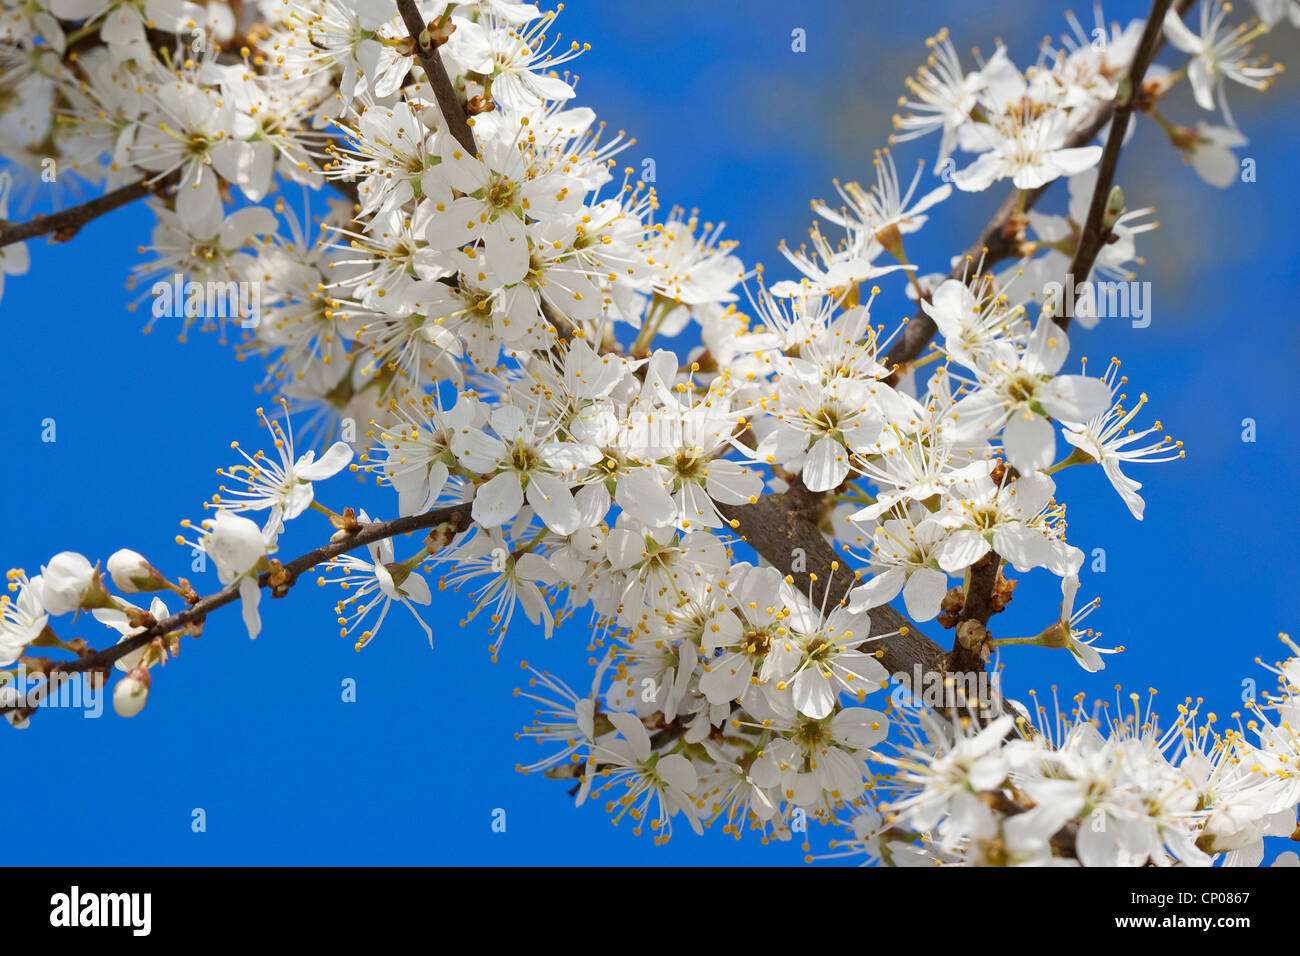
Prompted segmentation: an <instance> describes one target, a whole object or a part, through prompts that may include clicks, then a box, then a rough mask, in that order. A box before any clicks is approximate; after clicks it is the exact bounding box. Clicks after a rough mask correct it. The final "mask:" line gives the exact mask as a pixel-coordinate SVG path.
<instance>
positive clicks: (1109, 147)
mask: <svg viewBox="0 0 1300 956" xmlns="http://www.w3.org/2000/svg"><path fill="white" fill-rule="evenodd" d="M1172 3H1173V0H1155V3H1154V4H1153V5H1152V7H1151V15H1150V16H1149V17H1148V18H1147V24H1146V29H1144V30H1143V31H1142V39H1141V40H1140V41H1139V42H1138V48H1137V51H1136V52H1135V53H1134V54H1133V63H1132V65H1131V66H1130V67H1129V69H1128V72H1127V73H1126V74H1124V76H1123V78H1122V79H1121V80H1120V83H1119V93H1118V94H1117V95H1116V97H1115V111H1114V115H1113V116H1112V118H1111V123H1110V133H1109V134H1108V135H1107V137H1106V145H1105V147H1104V148H1103V150H1102V154H1101V165H1100V166H1099V167H1098V169H1097V185H1096V187H1095V188H1094V189H1093V191H1092V202H1091V203H1089V205H1088V218H1087V220H1086V221H1085V222H1084V225H1083V231H1082V232H1081V233H1080V234H1079V244H1078V245H1077V246H1076V247H1075V249H1074V257H1073V258H1072V259H1071V260H1070V268H1069V269H1068V270H1067V271H1066V273H1065V276H1066V281H1067V282H1073V281H1074V277H1075V276H1078V277H1079V281H1080V282H1082V281H1084V280H1086V279H1087V278H1088V276H1089V274H1090V273H1091V272H1092V267H1093V264H1094V263H1096V261H1097V255H1098V254H1099V253H1100V252H1101V247H1102V246H1103V245H1105V244H1106V239H1107V236H1106V235H1105V234H1104V233H1109V230H1103V229H1102V220H1103V218H1104V217H1105V215H1106V207H1107V206H1108V205H1109V204H1110V191H1111V187H1112V186H1113V185H1114V183H1115V168H1116V167H1117V166H1118V165H1119V154H1120V150H1122V149H1123V148H1124V136H1125V134H1126V133H1127V132H1128V123H1129V118H1130V117H1131V116H1132V115H1133V110H1134V109H1135V108H1136V106H1137V103H1138V100H1139V98H1140V95H1141V91H1142V80H1143V78H1144V77H1145V76H1146V72H1147V67H1149V66H1150V65H1151V61H1152V60H1154V59H1155V56H1156V52H1157V51H1158V50H1159V49H1160V43H1161V40H1162V37H1163V33H1162V32H1161V29H1162V27H1163V25H1164V21H1165V14H1166V13H1167V12H1168V11H1169V8H1170V7H1171V6H1172ZM1071 318H1072V316H1071V315H1070V314H1069V312H1068V311H1067V310H1066V309H1061V310H1059V314H1058V315H1057V316H1056V317H1055V322H1056V324H1057V325H1059V326H1060V327H1061V328H1063V329H1066V328H1069V326H1070V319H1071Z"/></svg>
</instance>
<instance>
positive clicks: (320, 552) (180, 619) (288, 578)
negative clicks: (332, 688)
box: [0, 502, 471, 716]
mask: <svg viewBox="0 0 1300 956" xmlns="http://www.w3.org/2000/svg"><path fill="white" fill-rule="evenodd" d="M470 507H471V503H470V502H464V503H461V504H455V505H448V506H446V507H444V508H436V509H434V510H433V511H428V512H425V513H424V514H418V515H409V516H407V517H403V518H394V519H393V520H392V521H376V522H373V523H371V524H365V525H362V526H361V529H360V530H359V531H356V532H355V533H353V534H350V535H348V536H347V537H344V538H342V539H340V540H338V541H332V542H330V543H329V544H327V545H325V546H324V547H320V548H317V549H316V550H315V551H310V552H308V553H307V554H304V555H302V556H301V557H298V558H295V559H293V560H292V561H290V562H289V563H288V564H286V565H284V570H283V576H277V579H276V580H277V583H276V584H275V587H276V589H277V590H278V591H281V592H282V591H283V590H284V589H287V588H289V587H290V586H292V585H293V583H294V581H296V580H297V578H298V576H299V575H301V574H304V573H306V572H307V571H310V570H311V569H312V568H314V567H315V566H316V565H318V564H321V563H323V562H325V561H328V560H330V559H331V558H336V557H338V556H339V555H340V554H344V553H346V552H348V551H352V550H354V549H356V548H360V547H362V546H364V545H367V544H372V543H374V542H375V541H382V540H383V539H385V538H393V537H396V536H397V535H400V534H406V533H408V532H411V531H422V530H424V529H425V528H436V527H438V526H439V525H443V524H449V525H450V526H451V531H452V532H454V533H459V532H460V531H464V530H466V529H467V528H468V527H469V515H470ZM257 583H258V586H259V587H270V586H271V585H272V582H271V573H270V572H269V571H266V572H263V573H262V574H261V575H260V576H259V577H258V579H257ZM238 599H239V586H238V585H237V584H232V585H230V586H229V587H226V588H223V589H222V590H220V591H218V592H216V593H215V594H211V595H208V596H207V597H205V598H203V599H202V600H200V601H198V602H196V603H195V604H193V605H191V606H190V607H188V608H186V609H185V610H183V611H180V612H179V613H177V614H173V615H172V616H171V617H168V618H164V619H163V620H161V621H159V622H158V623H156V624H154V625H153V626H152V627H150V628H148V629H146V630H144V631H141V632H140V633H139V634H134V635H132V636H131V637H129V638H127V639H126V640H124V641H121V642H119V643H117V644H114V645H113V646H112V647H109V648H105V649H104V650H102V651H97V652H95V653H94V654H87V655H85V656H84V657H80V658H78V659H77V660H75V661H59V662H58V663H56V664H55V665H54V666H53V667H52V668H51V669H50V670H49V672H48V673H47V674H46V677H47V678H48V679H53V678H54V677H56V676H57V675H59V674H76V673H80V672H83V671H93V670H102V669H105V668H108V667H111V666H112V665H113V663H114V662H116V661H117V660H119V659H120V658H122V657H124V656H125V655H127V654H130V653H131V652H132V651H135V650H138V649H139V648H141V647H144V646H145V645H146V644H148V643H149V642H150V641H152V640H153V639H154V638H157V637H162V636H163V635H166V634H170V633H172V632H173V631H178V630H180V629H181V628H183V627H185V626H186V625H189V624H194V623H197V622H201V621H202V620H203V619H204V618H205V617H206V616H207V615H208V614H210V613H211V612H213V611H215V610H216V609H217V608H219V607H224V606H225V605H227V604H231V603H233V602H234V601H237V600H238ZM12 710H17V711H19V712H20V713H21V714H22V715H23V716H27V715H28V714H30V712H31V711H30V709H29V708H25V707H18V706H10V707H8V708H0V713H4V712H6V711H12Z"/></svg>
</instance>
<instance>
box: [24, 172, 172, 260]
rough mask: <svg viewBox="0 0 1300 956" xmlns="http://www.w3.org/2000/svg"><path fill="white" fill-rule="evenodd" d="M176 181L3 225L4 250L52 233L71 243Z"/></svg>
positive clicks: (141, 184) (132, 187) (128, 188)
mask: <svg viewBox="0 0 1300 956" xmlns="http://www.w3.org/2000/svg"><path fill="white" fill-rule="evenodd" d="M175 181H176V175H175V174H171V175H168V176H166V177H164V178H163V179H160V180H155V181H153V182H150V181H149V180H147V179H141V180H138V181H136V182H133V183H128V184H127V185H125V186H119V187H118V188H117V189H114V190H113V191H112V192H107V193H104V195H102V196H97V197H96V198H94V199H91V200H88V201H86V202H83V203H81V204H80V205H77V206H72V207H71V208H69V209H64V210H61V211H59V212H56V213H51V214H50V215H48V216H36V217H35V218H33V219H31V220H29V221H28V222H10V223H0V248H2V247H4V246H8V245H12V244H13V243H15V242H22V241H24V240H25V239H35V238H36V237H37V236H45V235H49V234H50V233H54V239H55V241H56V242H67V241H68V240H69V239H71V238H72V237H73V236H75V235H76V234H77V232H78V231H80V229H81V227H82V226H84V225H86V223H88V222H90V221H92V220H94V219H98V218H99V217H100V216H104V215H107V214H108V213H110V212H112V211H113V210H115V209H120V208H121V207H123V206H125V205H127V204H128V203H133V202H135V201H136V200H137V199H142V198H144V197H145V196H150V195H153V194H155V193H156V192H158V191H159V190H161V189H163V188H165V187H167V186H170V185H171V184H172V183H174V182H175Z"/></svg>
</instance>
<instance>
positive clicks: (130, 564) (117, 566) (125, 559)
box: [108, 548, 167, 594]
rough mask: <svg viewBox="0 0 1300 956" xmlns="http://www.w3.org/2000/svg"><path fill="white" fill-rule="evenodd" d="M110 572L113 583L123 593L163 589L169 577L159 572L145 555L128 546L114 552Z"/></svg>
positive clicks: (110, 562) (109, 565)
mask: <svg viewBox="0 0 1300 956" xmlns="http://www.w3.org/2000/svg"><path fill="white" fill-rule="evenodd" d="M108 573H109V575H111V576H112V578H113V585H114V586H115V587H116V588H117V589H118V590H119V591H121V592H122V593H123V594H135V593H137V592H139V591H161V590H163V589H164V588H166V587H167V579H166V578H164V577H163V576H162V575H161V574H159V573H158V569H157V568H155V567H154V566H153V565H152V564H150V563H149V562H148V561H146V560H145V559H144V555H142V554H140V553H138V552H136V551H131V550H130V549H128V548H123V549H122V550H120V551H115V552H113V556H112V557H111V558H109V559H108Z"/></svg>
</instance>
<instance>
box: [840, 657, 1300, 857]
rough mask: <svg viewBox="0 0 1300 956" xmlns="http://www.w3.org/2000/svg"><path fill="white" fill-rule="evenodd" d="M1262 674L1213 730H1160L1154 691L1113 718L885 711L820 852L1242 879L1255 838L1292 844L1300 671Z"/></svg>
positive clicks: (1102, 709) (1207, 720) (1197, 721)
mask: <svg viewBox="0 0 1300 956" xmlns="http://www.w3.org/2000/svg"><path fill="white" fill-rule="evenodd" d="M1281 637H1282V640H1283V641H1284V642H1286V644H1287V646H1288V647H1289V648H1290V650H1291V651H1292V652H1293V653H1300V649H1297V648H1296V646H1295V644H1294V643H1292V642H1291V640H1290V638H1288V637H1287V636H1286V635H1285V634H1284V635H1281ZM1269 669H1270V670H1272V671H1273V672H1274V673H1276V674H1277V676H1278V689H1277V692H1276V693H1266V694H1265V698H1266V699H1265V700H1264V701H1263V702H1256V701H1253V700H1250V701H1246V703H1245V709H1246V711H1247V712H1248V713H1247V715H1246V718H1247V719H1246V724H1245V725H1244V726H1243V725H1242V723H1241V720H1242V719H1243V715H1242V714H1238V713H1234V714H1232V715H1231V718H1232V720H1233V721H1235V722H1236V724H1237V726H1236V727H1229V728H1227V729H1226V730H1224V731H1222V732H1220V731H1218V730H1217V729H1216V728H1215V724H1216V723H1217V722H1218V721H1217V718H1216V715H1215V714H1213V713H1208V714H1205V715H1204V716H1202V715H1201V714H1200V706H1201V703H1200V701H1193V700H1191V699H1190V698H1188V699H1187V700H1186V701H1184V702H1183V703H1182V704H1180V705H1179V707H1178V717H1177V719H1176V720H1175V721H1174V722H1173V724H1172V726H1170V727H1168V728H1163V727H1162V726H1161V724H1160V721H1159V718H1158V716H1157V715H1156V713H1155V710H1154V692H1152V693H1151V695H1149V696H1148V699H1147V702H1146V706H1145V708H1144V707H1143V705H1142V701H1141V699H1140V697H1139V696H1138V695H1137V694H1131V695H1129V703H1128V706H1127V707H1125V704H1124V701H1122V700H1121V699H1120V698H1119V697H1118V694H1117V697H1116V701H1115V711H1114V712H1113V713H1112V712H1111V709H1110V708H1109V707H1107V706H1098V707H1096V708H1095V709H1092V710H1089V708H1088V707H1087V705H1086V704H1085V703H1084V699H1083V695H1079V696H1078V697H1076V698H1075V699H1074V702H1073V703H1074V706H1073V707H1072V708H1071V709H1070V710H1069V712H1068V713H1063V712H1062V710H1061V706H1060V702H1059V701H1056V700H1055V695H1053V696H1054V700H1053V710H1052V711H1051V712H1049V711H1048V709H1047V708H1046V707H1044V706H1043V705H1041V704H1038V703H1037V702H1035V706H1034V710H1035V711H1036V714H1034V715H1031V714H1030V713H1029V712H1028V711H1027V710H1026V709H1025V708H1024V707H1023V706H1022V705H1020V704H1018V703H1016V702H1014V701H1004V702H1000V707H999V708H998V710H999V711H1000V712H994V713H991V714H990V713H986V714H981V715H974V714H963V715H961V716H959V717H957V716H952V717H948V718H944V717H940V716H938V715H936V714H935V713H933V712H931V711H927V710H922V709H918V708H911V707H908V708H900V710H899V713H898V720H897V726H898V727H899V729H900V731H901V732H900V734H899V735H898V737H897V738H896V739H895V740H893V741H891V742H890V743H889V744H887V745H886V746H883V747H880V748H877V749H876V750H875V751H874V752H873V753H871V754H870V755H869V759H872V760H873V761H875V762H876V763H877V764H878V765H880V766H881V767H882V768H883V769H882V772H880V773H878V774H877V775H876V777H875V781H876V784H877V787H878V789H877V791H876V792H875V794H874V798H875V799H874V801H873V803H872V804H871V806H869V807H864V808H863V809H861V810H860V811H859V812H857V813H855V814H854V815H853V816H852V817H850V818H849V819H848V820H846V821H845V825H846V827H847V828H848V829H849V830H850V831H851V832H852V837H851V838H850V839H847V840H839V841H835V842H834V843H833V844H832V849H833V851H834V852H835V853H836V854H837V855H861V856H863V857H865V858H866V859H867V860H885V861H887V862H888V863H890V864H891V865H895V866H922V865H933V864H938V863H946V864H957V865H963V866H1022V865H1034V866H1170V865H1175V864H1181V865H1184V866H1208V865H1210V864H1211V863H1213V862H1214V860H1215V859H1216V857H1218V858H1221V859H1222V860H1223V864H1224V865H1225V866H1258V865H1259V864H1260V863H1261V862H1262V860H1263V858H1264V837H1269V836H1277V837H1292V836H1293V835H1294V833H1295V832H1296V803H1297V800H1300V778H1297V776H1296V773H1295V766H1296V760H1297V759H1298V758H1300V738H1297V736H1296V733H1295V730H1294V727H1295V722H1296V718H1297V716H1300V710H1298V708H1300V657H1290V658H1288V659H1287V660H1286V661H1285V662H1283V663H1281V664H1278V665H1277V666H1275V667H1270V668H1269ZM1250 716H1253V717H1254V719H1249V717H1250ZM1291 857H1292V858H1293V857H1294V854H1292V855H1291ZM1279 863H1280V864H1281V865H1287V860H1279ZM1275 865H1277V864H1275Z"/></svg>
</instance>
